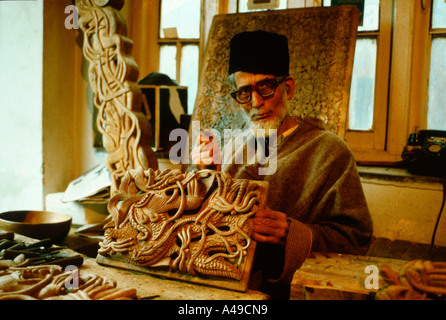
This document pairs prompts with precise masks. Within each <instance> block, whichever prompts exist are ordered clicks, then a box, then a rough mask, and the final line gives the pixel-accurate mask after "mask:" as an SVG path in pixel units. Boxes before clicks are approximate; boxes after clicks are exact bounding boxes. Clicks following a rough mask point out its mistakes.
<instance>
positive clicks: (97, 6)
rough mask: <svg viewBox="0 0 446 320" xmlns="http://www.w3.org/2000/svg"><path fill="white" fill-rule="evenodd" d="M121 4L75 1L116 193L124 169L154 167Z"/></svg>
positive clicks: (114, 0) (112, 0) (106, 0)
mask: <svg viewBox="0 0 446 320" xmlns="http://www.w3.org/2000/svg"><path fill="white" fill-rule="evenodd" d="M123 3H124V1H123V0H110V1H109V0H76V1H75V4H76V7H77V9H78V13H79V27H80V29H81V30H82V31H83V34H84V43H83V54H84V56H85V58H86V59H87V60H88V61H89V63H90V66H89V80H90V85H91V88H92V91H93V93H94V104H95V106H96V107H97V108H98V110H99V112H98V117H97V119H96V120H97V128H98V130H99V131H100V132H101V134H102V135H103V144H104V147H105V150H106V151H107V153H108V156H107V157H106V160H105V161H106V164H107V167H108V169H109V171H110V173H111V176H112V179H111V180H112V185H111V194H114V193H115V192H116V190H117V189H118V187H119V183H120V181H121V179H122V178H123V176H124V174H125V172H126V171H127V170H131V169H135V168H138V167H142V168H144V169H148V168H155V169H156V168H157V167H158V162H157V159H156V156H155V154H154V152H153V150H152V149H151V139H152V130H151V126H150V122H149V119H148V118H147V116H145V115H144V114H143V113H142V111H141V110H142V93H141V91H140V89H139V88H138V86H137V80H138V74H139V70H138V66H137V65H136V63H135V61H134V59H133V58H132V57H131V55H130V53H131V49H132V45H133V42H132V40H131V39H129V38H127V36H126V33H127V30H126V29H127V25H126V22H125V19H124V18H123V16H122V14H121V12H120V9H121V8H122V5H123Z"/></svg>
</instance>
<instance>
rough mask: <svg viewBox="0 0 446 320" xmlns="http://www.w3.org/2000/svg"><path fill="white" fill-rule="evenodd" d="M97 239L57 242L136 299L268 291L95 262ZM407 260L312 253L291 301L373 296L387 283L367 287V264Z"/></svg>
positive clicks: (259, 296) (261, 296)
mask: <svg viewBox="0 0 446 320" xmlns="http://www.w3.org/2000/svg"><path fill="white" fill-rule="evenodd" d="M17 238H19V239H20V238H21V239H25V241H26V239H29V238H26V237H23V236H20V235H17ZM29 240H31V241H33V240H32V239H29ZM34 241H35V240H34ZM98 242H99V240H98V239H88V238H85V237H79V236H78V235H76V234H75V233H73V232H70V234H69V236H68V237H67V238H66V239H65V241H64V242H63V243H61V245H65V246H68V247H69V248H70V249H66V250H68V252H72V253H73V254H77V253H79V252H80V253H81V254H82V255H83V256H84V263H83V265H82V266H81V268H80V270H79V271H80V272H81V273H83V272H84V273H90V274H96V275H101V276H104V277H108V278H110V279H113V280H115V281H116V282H117V285H118V286H119V287H127V288H135V289H137V292H138V296H139V297H141V298H151V299H154V300H267V299H268V298H269V296H268V295H267V294H265V293H262V292H260V291H255V290H249V289H248V290H247V291H246V292H237V291H233V290H226V289H221V288H214V287H210V286H206V285H202V284H193V283H188V282H183V281H179V280H172V279H166V278H163V277H161V276H156V275H150V274H147V273H141V272H138V271H135V270H127V269H120V268H116V267H111V266H106V265H100V264H98V263H97V261H96V259H95V256H96V252H97V249H96V247H97V243H98ZM375 251H376V250H375ZM87 253H89V256H87V255H86V254H87ZM407 262H408V260H404V259H392V258H385V257H375V256H357V255H347V254H334V253H332V254H323V253H312V254H311V255H310V257H309V258H307V259H306V261H305V262H304V264H303V265H302V266H301V268H300V269H298V270H297V271H296V273H295V275H294V277H293V280H292V283H291V296H290V297H291V300H339V299H341V300H366V299H374V296H375V293H376V292H377V291H378V290H379V289H381V288H382V286H384V285H386V284H385V281H384V280H383V279H382V276H381V274H380V275H379V288H378V289H368V288H367V287H366V285H365V282H366V278H367V277H368V276H369V275H370V271H369V272H367V271H366V268H367V267H368V266H373V267H375V268H376V270H378V271H380V270H381V268H382V266H383V265H387V266H390V267H391V268H392V270H394V271H395V272H400V271H401V269H402V268H403V266H404V265H405V264H406V263H407Z"/></svg>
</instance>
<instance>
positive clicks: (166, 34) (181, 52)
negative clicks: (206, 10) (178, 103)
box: [158, 0, 201, 114]
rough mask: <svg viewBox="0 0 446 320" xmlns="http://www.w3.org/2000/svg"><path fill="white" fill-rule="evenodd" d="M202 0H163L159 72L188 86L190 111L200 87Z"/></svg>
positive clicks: (159, 41)
mask: <svg viewBox="0 0 446 320" xmlns="http://www.w3.org/2000/svg"><path fill="white" fill-rule="evenodd" d="M200 16H201V1H200V0H162V1H161V17H160V30H159V31H160V33H159V40H158V43H159V46H160V62H159V72H161V73H165V74H167V75H168V76H169V77H170V78H171V79H174V80H176V81H177V82H178V84H180V85H182V86H187V87H188V101H187V108H188V113H189V114H191V113H192V111H193V108H194V103H195V96H196V92H197V86H198V72H199V71H198V65H199V48H200V21H201V20H200Z"/></svg>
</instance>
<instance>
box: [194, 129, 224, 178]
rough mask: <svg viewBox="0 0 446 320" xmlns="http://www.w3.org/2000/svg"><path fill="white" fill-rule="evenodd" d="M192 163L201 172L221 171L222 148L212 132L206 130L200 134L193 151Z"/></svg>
mask: <svg viewBox="0 0 446 320" xmlns="http://www.w3.org/2000/svg"><path fill="white" fill-rule="evenodd" d="M191 158H192V163H193V164H194V165H195V166H196V167H197V168H198V169H200V170H202V169H211V168H212V169H216V170H221V154H220V148H219V147H218V144H217V142H216V141H215V139H214V136H213V135H212V133H211V131H209V130H205V131H204V132H203V133H202V134H200V135H199V136H198V138H197V141H196V142H195V145H194V147H193V149H192V151H191Z"/></svg>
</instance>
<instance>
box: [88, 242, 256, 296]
mask: <svg viewBox="0 0 446 320" xmlns="http://www.w3.org/2000/svg"><path fill="white" fill-rule="evenodd" d="M255 248H256V243H255V242H254V241H253V242H252V243H251V246H250V247H249V248H248V250H247V256H246V257H245V258H243V261H242V263H241V265H240V271H241V274H242V278H241V279H240V281H237V280H233V279H229V278H224V277H211V276H205V275H195V276H193V275H191V274H188V273H180V272H170V271H169V270H168V269H166V268H156V267H139V266H135V265H132V264H130V263H128V262H126V261H125V260H124V259H123V258H122V257H121V256H120V255H119V254H115V255H113V256H107V257H105V256H102V255H100V254H98V255H97V257H96V261H97V262H98V263H99V264H102V265H105V266H110V267H114V268H121V269H126V270H131V271H139V272H142V273H146V274H151V275H156V276H162V277H165V278H168V279H173V280H180V281H185V282H190V283H196V284H201V285H205V286H211V287H216V288H223V289H228V290H235V291H240V292H246V291H247V290H248V284H249V278H250V275H251V268H252V262H253V259H254V254H255Z"/></svg>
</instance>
